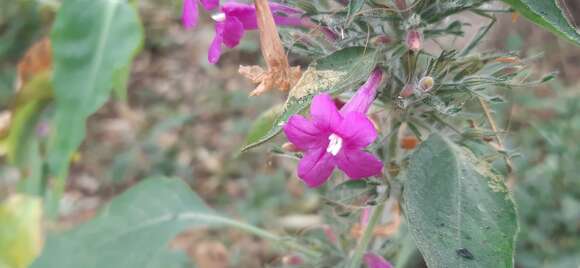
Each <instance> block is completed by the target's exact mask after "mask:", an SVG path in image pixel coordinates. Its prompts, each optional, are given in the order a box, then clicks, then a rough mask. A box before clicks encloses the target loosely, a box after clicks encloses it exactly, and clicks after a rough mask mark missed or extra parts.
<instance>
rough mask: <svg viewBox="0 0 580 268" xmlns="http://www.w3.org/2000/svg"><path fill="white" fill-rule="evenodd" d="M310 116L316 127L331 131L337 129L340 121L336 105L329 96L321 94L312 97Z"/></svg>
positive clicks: (340, 117)
mask: <svg viewBox="0 0 580 268" xmlns="http://www.w3.org/2000/svg"><path fill="white" fill-rule="evenodd" d="M310 115H311V116H312V120H313V121H314V124H315V125H316V127H318V128H319V129H321V130H326V131H331V130H333V129H335V128H337V127H338V126H339V125H340V122H341V121H342V116H341V115H340V114H339V113H338V110H337V109H336V105H335V104H334V101H333V100H332V97H331V96H330V95H329V94H326V93H322V94H319V95H317V96H315V97H314V99H313V100H312V105H311V106H310Z"/></svg>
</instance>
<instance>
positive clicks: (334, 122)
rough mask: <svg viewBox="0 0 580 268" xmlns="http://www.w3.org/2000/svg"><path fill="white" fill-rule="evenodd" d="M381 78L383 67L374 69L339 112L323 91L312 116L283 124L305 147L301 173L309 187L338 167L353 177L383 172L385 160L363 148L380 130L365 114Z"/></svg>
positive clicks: (295, 117)
mask: <svg viewBox="0 0 580 268" xmlns="http://www.w3.org/2000/svg"><path fill="white" fill-rule="evenodd" d="M381 78H382V71H381V70H378V69H377V70H375V71H374V72H373V74H372V75H371V77H370V79H369V80H368V81H367V83H365V84H364V85H363V86H362V87H361V88H360V89H359V90H358V91H357V93H356V94H355V96H353V97H352V99H351V100H349V101H348V102H347V103H346V104H345V106H344V107H342V109H341V110H340V112H339V110H338V109H337V108H336V105H335V103H334V101H333V99H332V97H331V96H330V95H329V94H326V93H323V94H320V95H317V96H315V97H314V99H313V101H312V106H311V108H310V115H311V119H310V120H309V119H306V118H304V117H302V116H301V115H293V116H292V117H290V119H289V120H288V123H286V124H285V125H284V133H285V134H286V137H287V138H288V140H289V141H290V142H292V143H293V144H294V145H296V147H298V148H299V149H300V150H302V151H304V157H303V158H302V159H301V160H300V163H299V164H298V177H300V179H302V180H303V181H304V182H305V183H306V184H307V185H308V186H309V187H318V186H320V185H322V184H324V182H326V180H327V179H328V177H330V175H331V174H332V171H333V170H334V168H335V167H338V168H339V169H340V170H342V171H344V172H345V173H346V175H347V176H348V177H350V178H351V179H362V178H366V177H370V176H376V175H379V174H380V173H381V170H382V167H383V164H382V162H381V161H380V160H379V159H377V158H376V157H375V156H373V155H372V154H370V153H367V152H364V151H363V148H365V147H367V146H368V145H370V144H371V143H372V142H373V141H374V140H375V139H376V138H377V130H376V129H375V127H374V126H373V123H372V122H371V121H370V119H369V118H368V117H367V116H366V115H365V114H366V112H367V111H368V109H369V108H370V105H371V104H372V101H373V100H374V98H375V94H376V91H377V89H378V86H379V85H380V82H381Z"/></svg>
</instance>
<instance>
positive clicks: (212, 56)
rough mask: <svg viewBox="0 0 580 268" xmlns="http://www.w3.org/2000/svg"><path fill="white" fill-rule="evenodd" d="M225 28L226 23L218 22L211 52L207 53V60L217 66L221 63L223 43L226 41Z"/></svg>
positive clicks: (210, 48)
mask: <svg viewBox="0 0 580 268" xmlns="http://www.w3.org/2000/svg"><path fill="white" fill-rule="evenodd" d="M224 27H225V23H223V22H218V23H216V24H215V36H214V37H213V41H212V42H211V45H210V47H209V51H208V53H207V60H208V61H209V63H211V64H215V63H217V62H218V61H219V59H220V56H221V54H222V43H223V41H224V37H223V35H224Z"/></svg>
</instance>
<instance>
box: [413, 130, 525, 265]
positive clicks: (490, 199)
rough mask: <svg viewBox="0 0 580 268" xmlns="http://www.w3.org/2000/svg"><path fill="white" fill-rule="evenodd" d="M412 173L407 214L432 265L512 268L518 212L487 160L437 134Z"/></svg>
mask: <svg viewBox="0 0 580 268" xmlns="http://www.w3.org/2000/svg"><path fill="white" fill-rule="evenodd" d="M407 175H408V176H407V180H406V181H405V185H404V193H403V199H404V208H405V215H406V217H407V220H408V221H409V225H408V226H409V230H410V232H411V234H412V236H413V238H414V240H415V242H416V244H417V248H418V249H419V251H420V252H421V254H423V257H424V258H425V261H426V262H427V265H428V266H429V267H432V268H438V267H442V268H446V267H481V268H488V267H513V265H514V260H513V258H514V239H515V235H516V232H517V229H518V225H517V220H516V210H515V207H514V203H513V201H512V198H511V196H510V193H509V191H508V189H507V187H506V186H505V184H504V183H503V180H502V178H501V177H500V176H498V175H497V174H496V173H494V172H493V171H492V170H491V168H490V166H489V164H488V163H487V162H483V161H480V160H478V159H476V158H475V156H474V155H473V153H471V152H470V151H468V150H467V149H465V148H462V147H459V146H458V145H456V144H454V143H453V142H451V141H450V140H448V139H446V138H444V137H442V136H441V135H439V134H432V135H431V136H430V137H429V138H428V139H427V140H426V141H425V142H423V143H422V144H421V146H419V148H418V149H417V151H415V152H414V153H413V155H412V156H411V158H410V162H409V170H408V173H407Z"/></svg>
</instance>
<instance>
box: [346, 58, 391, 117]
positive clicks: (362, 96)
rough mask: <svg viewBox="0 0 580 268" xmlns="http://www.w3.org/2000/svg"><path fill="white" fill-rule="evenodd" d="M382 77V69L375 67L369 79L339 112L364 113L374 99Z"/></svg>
mask: <svg viewBox="0 0 580 268" xmlns="http://www.w3.org/2000/svg"><path fill="white" fill-rule="evenodd" d="M382 79H383V71H382V70H381V69H379V68H377V69H375V70H374V71H373V72H372V73H371V76H370V77H369V79H368V80H367V82H366V83H364V85H362V86H361V87H360V88H359V89H358V90H357V91H356V93H355V94H354V96H353V97H352V98H351V99H350V100H349V101H348V102H347V103H346V104H345V105H344V106H343V107H342V108H341V109H340V113H341V114H343V115H345V114H347V113H350V112H359V113H363V114H366V113H367V111H368V110H369V108H370V107H371V104H373V101H374V100H375V95H376V94H377V89H378V88H379V85H380V84H381V80H382Z"/></svg>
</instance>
